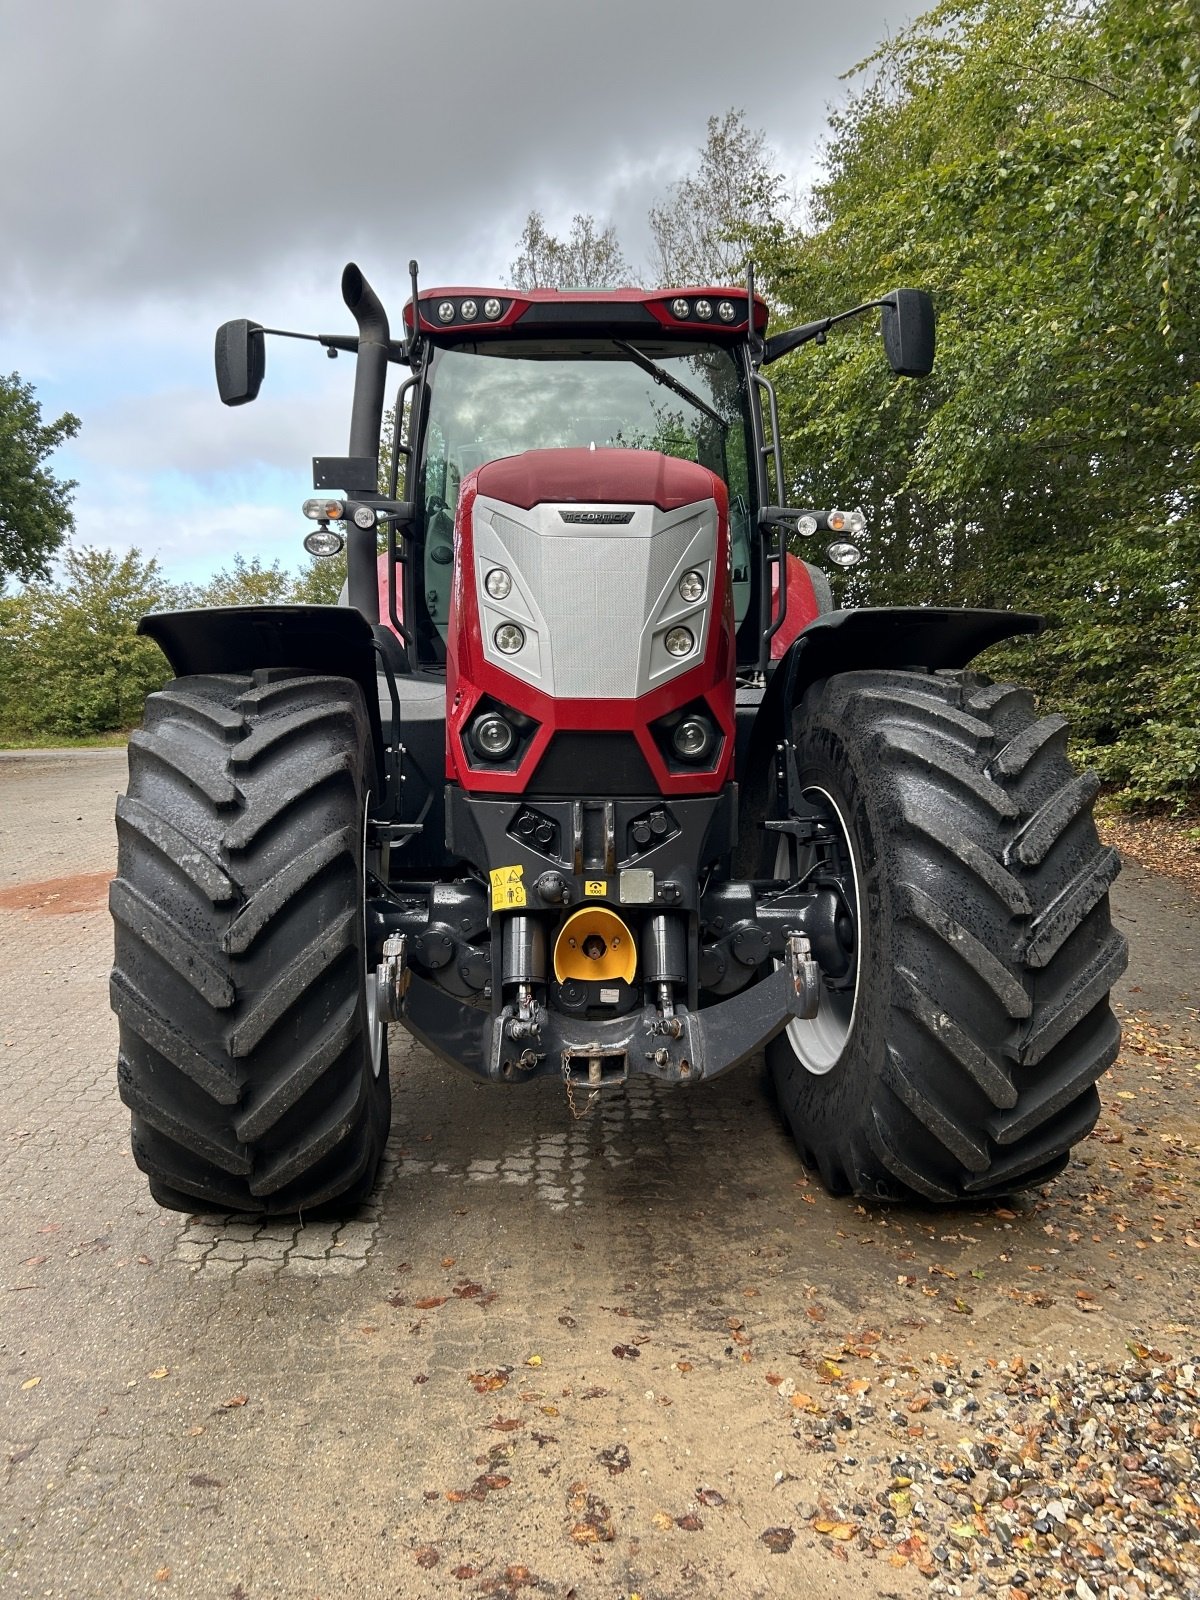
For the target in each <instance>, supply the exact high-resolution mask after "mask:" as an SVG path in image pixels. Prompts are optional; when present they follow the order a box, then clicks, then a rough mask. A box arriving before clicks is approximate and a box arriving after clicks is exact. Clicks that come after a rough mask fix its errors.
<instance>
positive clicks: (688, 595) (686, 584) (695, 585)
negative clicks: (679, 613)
mask: <svg viewBox="0 0 1200 1600" xmlns="http://www.w3.org/2000/svg"><path fill="white" fill-rule="evenodd" d="M703 593H704V574H703V573H702V572H685V573H684V575H683V577H682V578H680V580H679V594H680V598H681V599H683V600H699V598H700V596H701V595H702V594H703Z"/></svg>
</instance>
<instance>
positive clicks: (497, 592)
mask: <svg viewBox="0 0 1200 1600" xmlns="http://www.w3.org/2000/svg"><path fill="white" fill-rule="evenodd" d="M483 586H484V588H485V589H486V590H487V592H488V593H489V594H490V595H491V597H492V599H493V600H504V599H506V598H507V597H508V595H509V594H510V592H511V591H512V579H511V578H510V577H509V575H508V573H507V572H506V571H505V570H504V568H503V567H493V568H492V570H491V571H490V572H489V573H488V575H487V577H486V578H485V579H484V580H483Z"/></svg>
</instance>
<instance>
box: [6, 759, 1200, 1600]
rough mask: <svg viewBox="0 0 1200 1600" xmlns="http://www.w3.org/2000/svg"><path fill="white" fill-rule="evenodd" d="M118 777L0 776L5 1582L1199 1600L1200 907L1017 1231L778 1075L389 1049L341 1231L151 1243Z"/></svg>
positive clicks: (276, 1231) (196, 1235)
mask: <svg viewBox="0 0 1200 1600" xmlns="http://www.w3.org/2000/svg"><path fill="white" fill-rule="evenodd" d="M122 775H123V758H122V756H121V754H120V753H119V752H118V753H116V754H114V755H111V756H110V755H107V754H106V755H97V756H83V755H81V756H79V757H74V758H72V757H68V756H64V757H59V756H56V755H55V756H47V757H39V758H36V759H28V760H25V761H6V762H3V763H0V963H2V966H3V970H4V973H5V977H6V983H5V989H4V994H3V997H2V1002H0V1045H2V1049H0V1074H2V1087H3V1094H2V1095H0V1215H2V1216H3V1217H4V1222H5V1226H4V1229H3V1231H2V1233H0V1592H2V1593H3V1594H4V1596H5V1600H7V1597H8V1596H9V1595H11V1596H13V1597H14V1600H35V1597H46V1596H50V1597H52V1600H58V1597H63V1600H93V1597H94V1600H113V1597H114V1596H125V1595H138V1596H147V1595H149V1596H156V1597H159V1600H166V1597H168V1596H169V1595H171V1594H176V1595H180V1596H187V1597H191V1596H197V1597H201V1600H208V1597H215V1600H292V1597H293V1596H294V1597H296V1600H331V1597H333V1596H341V1595H353V1596H354V1597H355V1600H373V1597H376V1596H378V1597H380V1600H383V1597H385V1596H386V1597H388V1600H392V1597H395V1596H402V1597H409V1596H414V1597H424V1596H431V1597H438V1600H443V1597H444V1596H446V1595H448V1594H455V1595H457V1594H464V1595H469V1596H476V1595H493V1596H508V1597H512V1600H523V1597H524V1596H525V1595H527V1594H528V1595H530V1596H545V1597H547V1600H550V1597H553V1600H569V1597H570V1600H629V1597H630V1596H632V1595H635V1594H636V1595H638V1596H640V1597H641V1600H716V1597H717V1596H720V1597H722V1600H724V1597H726V1596H730V1597H736V1600H755V1597H759V1596H764V1597H774V1596H779V1597H786V1600H807V1597H810V1596H812V1597H821V1600H827V1597H829V1596H834V1595H836V1596H837V1600H873V1597H878V1600H913V1597H917V1596H920V1595H926V1594H930V1593H938V1594H941V1593H949V1594H953V1593H960V1594H963V1595H974V1594H987V1595H992V1596H997V1597H1000V1600H1032V1597H1034V1596H1041V1595H1067V1596H1070V1595H1074V1596H1076V1597H1077V1600H1089V1596H1091V1597H1094V1600H1141V1597H1150V1596H1168V1595H1169V1596H1187V1597H1191V1600H1196V1597H1200V1572H1198V1551H1200V1542H1198V1541H1200V1513H1198V1512H1197V1507H1196V1502H1195V1492H1196V1485H1197V1483H1198V1482H1200V1459H1198V1457H1200V1402H1198V1400H1197V1389H1198V1384H1197V1377H1198V1376H1200V1365H1198V1364H1197V1357H1196V1351H1197V1350H1198V1349H1200V1271H1198V1268H1200V1112H1198V1110H1197V1088H1198V1086H1200V1065H1198V1061H1200V1023H1198V1020H1197V1015H1196V1005H1197V1002H1198V1000H1200V960H1198V958H1197V944H1198V942H1200V941H1198V938H1197V930H1198V929H1200V900H1197V899H1196V898H1195V897H1194V896H1192V895H1190V894H1189V892H1188V891H1187V890H1186V888H1185V887H1184V886H1183V885H1180V884H1176V883H1174V882H1172V881H1170V880H1167V879H1163V878H1161V877H1159V876H1157V875H1155V874H1152V873H1150V872H1147V871H1144V870H1142V869H1140V868H1138V867H1134V866H1131V867H1129V868H1128V869H1127V871H1126V873H1125V874H1124V875H1123V876H1122V878H1121V879H1120V880H1119V881H1118V884H1117V886H1116V892H1115V904H1116V909H1117V914H1118V920H1119V922H1120V923H1121V925H1122V926H1123V927H1124V928H1125V930H1126V932H1127V933H1128V934H1129V935H1130V938H1131V944H1132V963H1131V967H1130V970H1129V973H1128V975H1127V977H1126V979H1125V980H1124V981H1123V983H1122V987H1121V990H1120V996H1119V998H1120V1003H1121V1009H1122V1012H1123V1017H1124V1022H1125V1047H1124V1049H1123V1051H1122V1055H1121V1059H1120V1061H1119V1062H1118V1064H1117V1066H1116V1067H1115V1069H1114V1070H1113V1072H1112V1073H1111V1074H1109V1075H1108V1076H1107V1077H1106V1079H1105V1081H1104V1084H1103V1085H1102V1088H1103V1098H1104V1110H1103V1115H1102V1118H1101V1121H1100V1123H1099V1124H1098V1126H1097V1128H1096V1130H1095V1132H1094V1133H1093V1135H1092V1137H1091V1138H1089V1139H1087V1140H1086V1141H1085V1142H1084V1143H1083V1144H1082V1145H1081V1146H1080V1147H1079V1148H1078V1149H1077V1151H1076V1152H1075V1157H1074V1159H1073V1161H1072V1163H1071V1165H1070V1166H1069V1168H1068V1170H1067V1171H1066V1172H1065V1173H1064V1174H1063V1175H1062V1176H1061V1177H1060V1178H1059V1179H1058V1180H1057V1181H1056V1182H1055V1183H1053V1184H1049V1185H1047V1186H1045V1188H1043V1189H1041V1190H1039V1191H1036V1192H1034V1193H1031V1194H1028V1195H1025V1196H1023V1197H1022V1198H1021V1199H1019V1200H1017V1201H1013V1202H1010V1204H1009V1205H1008V1206H994V1205H989V1206H985V1207H974V1208H963V1209H961V1210H953V1211H948V1212H933V1211H921V1210H919V1209H916V1208H890V1209H888V1210H878V1209H873V1208H872V1209H868V1208H867V1207H864V1206H860V1205H855V1204H854V1203H853V1202H850V1201H847V1200H837V1199H831V1198H830V1197H829V1196H827V1195H825V1194H824V1193H823V1192H821V1190H820V1189H819V1188H818V1187H817V1186H816V1185H815V1184H814V1183H813V1182H812V1181H811V1179H810V1176H809V1175H808V1174H806V1173H805V1172H804V1171H803V1169H802V1168H801V1167H800V1165H799V1163H798V1161H797V1159H796V1156H795V1153H794V1150H793V1149H792V1147H791V1144H790V1142H789V1140H788V1138H787V1136H786V1133H785V1131H784V1130H783V1128H782V1126H781V1124H780V1121H779V1118H778V1114H777V1112H776V1110H775V1107H774V1104H773V1102H772V1099H771V1097H770V1093H769V1090H768V1089H767V1087H766V1086H765V1084H764V1081H763V1077H762V1072H761V1067H760V1066H759V1065H757V1064H751V1065H750V1066H748V1067H747V1068H746V1069H745V1070H744V1071H742V1072H739V1073H734V1074H730V1075H729V1076H728V1077H726V1078H724V1079H722V1080H720V1081H718V1082H717V1083H714V1084H712V1085H709V1086H702V1088H701V1089H700V1090H699V1091H697V1092H694V1093H688V1092H671V1091H662V1090H659V1089H655V1088H653V1087H651V1086H650V1085H648V1084H639V1085H633V1086H631V1087H630V1089H629V1090H628V1092H627V1093H623V1094H621V1095H613V1096H607V1097H606V1098H605V1099H604V1101H603V1102H602V1104H601V1105H600V1106H599V1107H597V1109H596V1111H595V1112H594V1113H593V1114H592V1115H591V1116H590V1117H588V1118H587V1119H586V1121H584V1122H581V1123H572V1122H571V1120H570V1118H569V1115H568V1114H567V1110H566V1106H565V1103H564V1101H563V1097H562V1094H561V1089H560V1088H559V1087H558V1086H555V1085H553V1084H541V1085H529V1086H527V1087H526V1088H524V1089H523V1090H521V1091H519V1092H515V1091H514V1092H504V1091H499V1090H490V1089H488V1088H487V1087H486V1086H482V1087H476V1086H475V1085H473V1084H471V1083H470V1082H469V1081H468V1080H465V1079H463V1078H462V1077H461V1076H459V1075H457V1074H455V1073H453V1072H452V1071H450V1070H449V1069H443V1068H440V1067H439V1066H438V1065H437V1064H436V1063H435V1062H433V1061H432V1060H431V1059H430V1058H429V1056H428V1055H426V1054H425V1053H424V1052H422V1051H420V1050H419V1049H416V1048H413V1047H410V1046H409V1045H407V1044H406V1043H405V1041H404V1038H403V1035H401V1034H399V1033H394V1034H393V1049H394V1054H393V1066H392V1075H393V1085H394V1090H395V1094H396V1124H395V1132H394V1136H393V1139H392V1142H391V1145H390V1148H389V1156H388V1162H387V1167H386V1170H385V1174H384V1178H383V1181H382V1183H381V1185H380V1187H379V1190H378V1192H377V1194H376V1195H375V1197H374V1198H373V1200H372V1202H371V1204H370V1205H369V1206H367V1207H364V1208H363V1210H362V1212H361V1213H360V1214H358V1215H357V1216H355V1217H353V1218H350V1219H347V1220H346V1221H345V1222H344V1223H343V1224H342V1225H341V1226H340V1227H335V1226H331V1225H329V1224H324V1225H322V1226H320V1227H317V1226H305V1227H298V1226H296V1225H295V1224H288V1223H278V1222H274V1223H264V1224H256V1223H248V1222H243V1221H230V1220H229V1219H227V1218H221V1217H215V1218H210V1217H198V1218H186V1217H183V1216H180V1215H178V1214H175V1213H163V1212H159V1211H158V1210H157V1209H156V1208H155V1207H154V1206H153V1205H152V1204H151V1203H150V1202H149V1200H148V1197H147V1195H146V1192H145V1188H144V1184H143V1181H142V1178H141V1175H140V1174H139V1173H137V1172H136V1170H135V1169H134V1167H133V1163H132V1161H131V1159H130V1156H129V1145H128V1120H127V1115H126V1113H125V1111H124V1108H123V1107H122V1106H121V1105H120V1104H119V1102H118V1100H117V1098H116V1092H115V1073H114V1070H113V1060H114V1048H115V1029H114V1027H113V1024H112V1019H111V1017H110V1015H109V1013H108V1010H107V1002H106V984H107V970H108V965H109V961H110V958H111V931H110V927H109V923H108V918H107V914H106V912H105V910H104V893H105V885H106V881H107V877H108V873H109V872H110V871H111V863H112V854H113V844H112V828H111V809H112V800H113V795H114V793H115V791H116V790H117V788H119V787H120V785H121V782H122Z"/></svg>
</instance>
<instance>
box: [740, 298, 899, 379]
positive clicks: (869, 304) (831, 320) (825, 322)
mask: <svg viewBox="0 0 1200 1600" xmlns="http://www.w3.org/2000/svg"><path fill="white" fill-rule="evenodd" d="M895 303H896V301H895V296H894V295H884V297H883V299H882V300H867V301H865V302H864V303H863V304H862V305H861V306H852V307H851V309H850V310H849V311H839V312H838V313H837V314H836V316H832V317H821V318H820V320H819V321H817V322H806V323H804V324H803V326H802V327H799V328H789V329H788V331H787V332H786V333H777V334H776V335H775V337H774V338H773V339H768V340H767V343H766V346H765V348H764V351H763V365H764V366H767V365H769V364H770V362H772V361H778V360H779V358H780V356H786V355H787V354H788V352H789V351H791V350H798V349H799V348H800V346H801V345H802V344H811V343H812V341H813V340H814V339H816V340H818V341H820V340H823V339H824V337H825V335H826V334H827V333H828V332H829V330H830V328H836V327H837V325H838V323H839V322H848V321H849V320H850V318H851V317H861V316H862V314H863V312H864V311H875V310H877V309H878V308H879V307H880V306H894V305H895Z"/></svg>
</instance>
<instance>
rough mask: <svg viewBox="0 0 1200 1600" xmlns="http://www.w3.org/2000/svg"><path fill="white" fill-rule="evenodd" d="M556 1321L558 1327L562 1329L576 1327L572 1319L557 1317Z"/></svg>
mask: <svg viewBox="0 0 1200 1600" xmlns="http://www.w3.org/2000/svg"><path fill="white" fill-rule="evenodd" d="M558 1320H559V1325H560V1326H561V1327H564V1328H574V1327H576V1326H577V1324H576V1321H575V1318H574V1317H559V1319H558Z"/></svg>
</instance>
